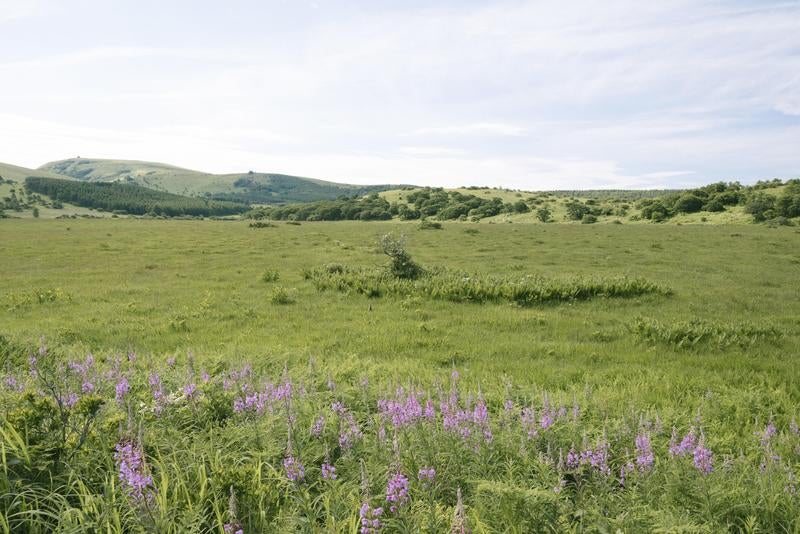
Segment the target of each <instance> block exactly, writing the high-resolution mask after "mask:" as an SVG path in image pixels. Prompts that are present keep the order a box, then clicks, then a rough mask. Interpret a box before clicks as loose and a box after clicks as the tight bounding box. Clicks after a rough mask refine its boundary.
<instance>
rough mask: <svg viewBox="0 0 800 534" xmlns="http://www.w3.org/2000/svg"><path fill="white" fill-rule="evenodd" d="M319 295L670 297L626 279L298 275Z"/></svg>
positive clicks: (332, 271)
mask: <svg viewBox="0 0 800 534" xmlns="http://www.w3.org/2000/svg"><path fill="white" fill-rule="evenodd" d="M303 276H304V277H305V278H306V279H307V280H311V281H312V282H313V284H314V287H316V288H317V290H319V291H326V290H335V291H340V292H346V293H347V292H353V293H358V294H363V295H367V296H369V297H381V296H384V295H396V296H401V297H408V296H415V295H418V296H423V297H427V298H431V299H435V300H446V301H450V302H475V303H483V302H503V301H506V302H512V303H514V304H517V305H519V306H534V305H537V304H546V303H553V302H570V301H578V300H589V299H592V298H598V297H603V298H632V297H638V296H642V295H649V294H655V295H662V296H663V295H669V294H671V290H669V289H668V288H666V287H664V286H662V285H660V284H656V283H653V282H650V281H648V280H645V279H643V278H628V277H602V278H600V277H596V278H572V279H556V278H554V279H550V278H544V277H541V276H523V277H495V276H488V275H482V274H474V273H467V272H460V271H452V270H448V269H433V270H428V271H425V272H424V274H422V275H420V276H419V277H417V278H415V279H413V280H409V279H404V278H398V277H396V276H394V275H392V274H391V273H389V272H387V271H385V270H383V269H379V268H377V269H368V268H354V267H348V266H344V265H341V264H329V265H326V266H324V267H318V268H314V269H310V270H306V271H304V272H303Z"/></svg>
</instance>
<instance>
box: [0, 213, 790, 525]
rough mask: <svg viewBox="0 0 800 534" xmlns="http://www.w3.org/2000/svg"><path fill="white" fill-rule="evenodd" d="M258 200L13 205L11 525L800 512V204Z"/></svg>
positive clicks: (2, 443) (614, 521)
mask: <svg viewBox="0 0 800 534" xmlns="http://www.w3.org/2000/svg"><path fill="white" fill-rule="evenodd" d="M527 215H531V216H533V215H534V214H532V213H528V214H527ZM250 222H252V221H181V220H149V219H104V220H50V221H47V220H41V219H39V220H35V219H16V220H15V219H8V220H3V221H2V223H0V230H2V232H3V234H2V235H3V239H2V240H0V266H1V267H2V272H3V276H2V277H0V375H2V376H1V378H2V384H0V413H2V414H3V417H2V422H1V423H2V424H1V425H0V531H2V532H49V531H53V530H56V531H62V532H79V531H105V532H138V531H157V532H176V533H177V532H220V533H222V532H237V531H239V530H242V531H243V532H262V531H263V532H293V531H302V532H365V533H366V532H379V531H385V532H406V531H408V532H415V531H434V532H473V533H478V532H542V531H544V532H546V531H552V532H563V531H576V532H608V531H616V530H617V529H619V530H622V531H625V532H651V531H684V532H719V531H741V532H755V531H768V532H796V531H797V530H798V529H800V523H798V521H799V520H798V518H799V517H800V501H798V498H799V497H798V495H797V488H796V486H797V482H796V478H797V476H798V474H799V473H798V465H800V429H798V425H797V418H798V417H800V413H798V411H799V410H798V405H799V404H798V403H799V402H800V373H799V369H800V368H799V367H798V365H797V353H798V347H799V346H800V321H798V317H800V287H798V284H796V280H797V278H798V275H800V261H798V257H800V233H798V230H797V229H796V228H791V227H784V226H780V227H775V228H770V227H767V226H763V225H747V226H736V227H731V226H721V225H720V226H697V225H685V226H675V225H652V224H647V225H627V224H626V225H610V224H608V225H599V224H589V225H582V224H575V225H571V224H529V225H522V224H510V225H509V224H482V225H463V224H457V223H451V222H442V223H441V229H439V230H437V231H423V230H422V229H421V228H420V223H419V221H416V222H398V221H387V222H372V223H364V222H326V223H314V222H305V221H304V222H303V223H302V224H299V225H297V224H286V223H270V224H271V226H268V227H265V228H264V229H261V228H256V229H254V228H251V227H250V225H249V223H250ZM292 222H296V221H292ZM399 236H405V238H402V239H401V238H400V237H399ZM464 273H469V274H468V275H466V277H468V278H466V277H465V275H464ZM361 285H364V286H365V287H374V288H377V290H378V293H377V294H374V293H370V292H368V291H360V290H358V289H356V288H357V287H361ZM320 289H323V291H320ZM328 289H336V290H335V291H330V290H328ZM341 289H344V290H341ZM520 294H521V295H526V297H525V298H522V299H519V298H518V297H515V295H520ZM475 295H477V297H476V296H475ZM527 295H535V296H536V297H535V298H529V297H528V296H527ZM376 297H379V298H376ZM520 300H521V301H520Z"/></svg>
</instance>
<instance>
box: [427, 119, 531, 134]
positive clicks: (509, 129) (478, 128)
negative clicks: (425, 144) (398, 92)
mask: <svg viewBox="0 0 800 534" xmlns="http://www.w3.org/2000/svg"><path fill="white" fill-rule="evenodd" d="M414 133H415V134H418V135H501V136H502V135H510V136H516V135H525V128H522V127H520V126H515V125H513V124H504V123H499V122H476V123H472V124H460V125H452V126H437V127H431V128H419V129H417V130H415V131H414Z"/></svg>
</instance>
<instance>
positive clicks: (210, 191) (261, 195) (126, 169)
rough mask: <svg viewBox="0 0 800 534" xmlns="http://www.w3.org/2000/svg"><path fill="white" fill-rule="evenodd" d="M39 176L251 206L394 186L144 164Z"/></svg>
mask: <svg viewBox="0 0 800 534" xmlns="http://www.w3.org/2000/svg"><path fill="white" fill-rule="evenodd" d="M40 169H41V170H45V171H49V172H54V173H58V174H65V175H68V176H71V177H73V178H76V179H79V180H86V181H93V182H110V181H114V182H117V181H119V182H126V183H132V184H137V185H141V186H144V187H148V188H150V189H156V190H159V191H165V192H169V193H174V194H178V195H186V196H205V197H211V198H215V199H219V200H235V201H239V202H246V203H252V204H281V203H286V202H311V201H315V200H326V199H335V198H337V197H339V196H342V195H347V196H352V195H363V194H366V193H370V192H377V191H384V190H386V189H394V188H397V187H398V186H396V185H394V186H389V185H374V186H359V185H349V184H338V183H334V182H326V181H323V180H315V179H311V178H303V177H298V176H289V175H285V174H273V173H257V172H247V173H234V174H210V173H205V172H200V171H194V170H189V169H183V168H180V167H175V166H172V165H166V164H163V163H152V162H146V161H126V160H106V159H84V158H80V159H79V158H73V159H67V160H63V161H54V162H51V163H47V164H45V165H42V166H41V167H40Z"/></svg>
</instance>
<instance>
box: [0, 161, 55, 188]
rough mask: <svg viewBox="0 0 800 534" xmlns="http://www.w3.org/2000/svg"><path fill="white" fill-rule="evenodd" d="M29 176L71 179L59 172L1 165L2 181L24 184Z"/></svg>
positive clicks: (0, 174) (0, 177) (0, 176)
mask: <svg viewBox="0 0 800 534" xmlns="http://www.w3.org/2000/svg"><path fill="white" fill-rule="evenodd" d="M28 176H43V177H45V178H69V176H62V175H60V174H58V173H57V172H52V171H47V170H42V169H28V168H26V167H19V166H17V165H10V164H8V163H0V179H2V180H3V181H9V180H10V181H12V182H17V183H20V184H21V183H23V182H24V181H25V178H27V177H28Z"/></svg>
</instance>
